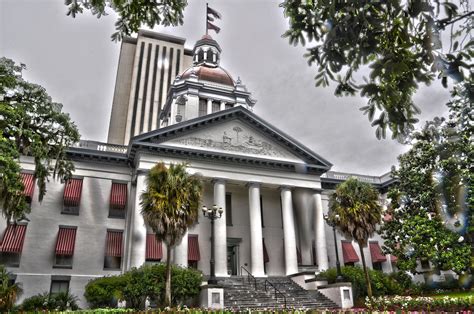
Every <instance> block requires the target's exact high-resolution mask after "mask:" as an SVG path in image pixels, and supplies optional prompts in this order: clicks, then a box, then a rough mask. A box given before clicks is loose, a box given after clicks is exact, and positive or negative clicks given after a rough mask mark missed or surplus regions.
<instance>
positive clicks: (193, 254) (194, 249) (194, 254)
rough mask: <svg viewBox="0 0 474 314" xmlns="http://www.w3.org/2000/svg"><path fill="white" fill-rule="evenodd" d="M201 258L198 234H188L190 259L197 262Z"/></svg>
mask: <svg viewBox="0 0 474 314" xmlns="http://www.w3.org/2000/svg"><path fill="white" fill-rule="evenodd" d="M200 259H201V252H200V251H199V240H198V235H197V234H190V235H188V261H190V262H197V261H199V260H200Z"/></svg>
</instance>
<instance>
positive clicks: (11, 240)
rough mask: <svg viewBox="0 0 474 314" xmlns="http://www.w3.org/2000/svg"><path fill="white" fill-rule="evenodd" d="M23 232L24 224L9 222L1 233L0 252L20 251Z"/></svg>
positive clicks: (23, 237)
mask: <svg viewBox="0 0 474 314" xmlns="http://www.w3.org/2000/svg"><path fill="white" fill-rule="evenodd" d="M25 234H26V225H16V224H9V225H8V226H7V229H6V230H5V233H4V234H3V239H2V243H1V244H0V252H8V253H21V251H22V249H23V242H24V241H25Z"/></svg>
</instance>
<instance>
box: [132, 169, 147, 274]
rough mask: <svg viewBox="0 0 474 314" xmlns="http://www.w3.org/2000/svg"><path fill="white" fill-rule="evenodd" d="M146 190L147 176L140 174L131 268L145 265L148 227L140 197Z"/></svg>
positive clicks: (134, 212)
mask: <svg viewBox="0 0 474 314" xmlns="http://www.w3.org/2000/svg"><path fill="white" fill-rule="evenodd" d="M145 189H146V183H145V174H139V175H138V176H137V186H136V198H135V204H134V206H133V212H132V217H131V218H132V223H131V237H130V267H140V266H142V265H143V264H144V263H145V250H146V226H145V221H144V219H143V216H142V214H141V206H140V196H141V194H142V193H143V192H144V191H145Z"/></svg>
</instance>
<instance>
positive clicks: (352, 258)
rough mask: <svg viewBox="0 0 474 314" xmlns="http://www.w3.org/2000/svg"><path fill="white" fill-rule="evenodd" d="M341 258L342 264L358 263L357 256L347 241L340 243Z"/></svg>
mask: <svg viewBox="0 0 474 314" xmlns="http://www.w3.org/2000/svg"><path fill="white" fill-rule="evenodd" d="M342 256H343V258H344V263H355V262H358V261H359V256H358V255H357V253H356V251H355V250H354V247H353V246H352V243H351V242H349V241H342Z"/></svg>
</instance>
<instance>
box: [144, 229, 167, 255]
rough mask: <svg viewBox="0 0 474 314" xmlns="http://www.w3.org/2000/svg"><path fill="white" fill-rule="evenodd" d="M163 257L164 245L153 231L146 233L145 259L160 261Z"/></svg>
mask: <svg viewBox="0 0 474 314" xmlns="http://www.w3.org/2000/svg"><path fill="white" fill-rule="evenodd" d="M162 258H163V247H162V245H161V241H159V240H158V239H157V238H156V236H155V235H154V234H152V233H149V234H147V235H146V252H145V259H146V260H150V261H159V260H161V259H162Z"/></svg>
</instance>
